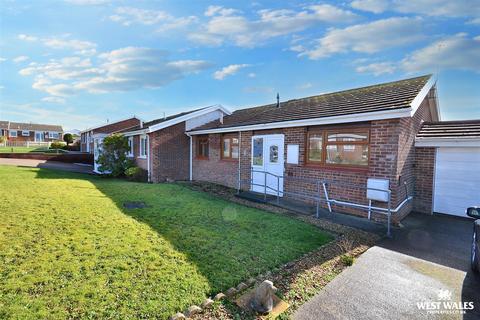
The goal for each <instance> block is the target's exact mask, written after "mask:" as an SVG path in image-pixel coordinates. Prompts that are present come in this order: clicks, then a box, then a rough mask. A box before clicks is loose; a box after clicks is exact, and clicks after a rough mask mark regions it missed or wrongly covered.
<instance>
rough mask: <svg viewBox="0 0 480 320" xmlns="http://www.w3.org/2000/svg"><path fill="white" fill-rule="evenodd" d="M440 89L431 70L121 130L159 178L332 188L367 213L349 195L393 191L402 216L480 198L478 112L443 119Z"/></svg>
mask: <svg viewBox="0 0 480 320" xmlns="http://www.w3.org/2000/svg"><path fill="white" fill-rule="evenodd" d="M436 90H437V89H436V81H435V78H434V77H433V76H431V75H427V76H421V77H416V78H411V79H405V80H400V81H395V82H389V83H383V84H378V85H373V86H368V87H363V88H357V89H351V90H345V91H340V92H334V93H328V94H322V95H317V96H311V97H306V98H301V99H294V100H289V101H285V102H280V101H277V103H274V104H269V105H264V106H258V107H253V108H247V109H240V110H236V111H234V112H230V111H229V110H227V109H225V108H223V107H222V106H220V105H216V106H211V107H207V108H202V109H198V110H194V111H191V112H186V113H181V114H177V115H173V116H170V117H166V118H162V119H157V120H153V121H150V122H139V123H138V124H137V125H136V126H135V127H132V128H131V129H124V130H121V131H119V132H120V133H122V134H124V135H125V136H127V137H128V138H129V145H130V148H131V151H130V156H131V157H132V159H134V160H135V162H136V164H137V165H138V166H140V167H142V168H145V169H146V170H148V174H149V181H151V182H162V181H168V180H196V181H206V182H213V183H217V184H221V185H224V186H228V187H232V188H237V189H239V190H245V191H251V192H256V193H258V194H265V195H266V196H267V195H268V196H270V197H274V198H275V197H281V198H288V197H291V196H292V195H303V196H305V195H307V196H306V197H304V198H303V200H304V201H305V202H311V198H309V196H310V197H311V196H312V195H314V196H321V197H324V198H325V197H326V195H325V193H324V191H325V190H327V189H328V196H329V199H335V201H336V202H332V203H331V205H332V207H333V209H334V210H337V211H340V212H348V213H352V214H356V215H362V216H366V215H368V213H367V211H366V210H364V209H365V207H362V209H359V207H352V206H347V207H346V206H345V205H344V204H345V203H353V204H359V205H362V206H365V205H366V204H370V203H371V204H372V205H373V206H378V207H385V206H386V202H385V201H386V200H387V199H388V198H389V199H390V207H391V209H392V210H394V212H395V214H394V215H393V216H392V218H393V220H394V221H395V222H398V221H400V220H401V219H402V218H403V217H405V216H406V215H407V214H408V213H409V212H410V211H412V210H416V211H419V212H424V213H432V212H441V213H447V214H456V215H464V213H463V211H462V212H461V209H462V208H463V207H465V206H466V205H470V204H474V203H473V202H474V201H478V200H475V197H477V198H478V191H477V192H476V191H475V190H476V189H478V188H476V187H475V185H476V184H478V181H479V180H478V179H479V177H478V174H479V172H480V161H479V156H480V138H479V136H480V135H479V133H478V132H479V129H478V128H479V123H480V120H478V121H457V122H441V121H440V113H439V107H438V101H437V93H436ZM99 148H101V145H99ZM472 159H473V160H472ZM467 164H468V165H467ZM266 172H268V173H266ZM450 172H452V173H453V174H454V175H455V177H454V178H452V174H450ZM457 174H458V175H457ZM462 181H463V182H465V183H467V184H466V185H463V187H457V185H459V184H461V182H462ZM322 182H326V184H325V190H324V189H323V184H322ZM367 185H369V186H370V187H373V188H378V189H382V190H388V192H383V191H374V190H373V189H370V190H368V191H367V188H366V187H367ZM450 188H455V189H457V190H456V191H455V192H451V194H449V193H448V191H447V190H448V189H450ZM465 188H467V189H469V191H468V192H469V193H468V194H469V195H468V196H465V194H466V191H465V190H466V189H465ZM372 190H373V191H372ZM388 194H389V196H388V197H387V196H386V195H388ZM367 196H368V197H367ZM369 200H370V201H369ZM445 203H447V204H445ZM476 204H477V205H478V202H477V203H476ZM322 206H323V207H326V203H325V202H323V203H322ZM379 217H380V219H383V218H382V217H384V216H379Z"/></svg>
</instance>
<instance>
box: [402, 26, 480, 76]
mask: <svg viewBox="0 0 480 320" xmlns="http://www.w3.org/2000/svg"><path fill="white" fill-rule="evenodd" d="M479 57H480V36H476V37H473V38H469V37H468V35H467V34H465V33H459V34H456V35H453V36H450V37H446V38H444V39H442V40H439V41H436V42H434V43H432V44H430V45H428V46H426V47H425V48H422V49H420V50H417V51H415V52H413V53H412V54H410V55H408V56H407V57H406V58H405V59H403V60H402V62H401V67H402V68H403V69H404V70H406V71H408V72H418V71H429V72H434V71H436V70H437V69H441V70H444V69H457V70H471V71H475V72H480V58H479Z"/></svg>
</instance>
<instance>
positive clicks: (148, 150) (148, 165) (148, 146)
mask: <svg viewBox="0 0 480 320" xmlns="http://www.w3.org/2000/svg"><path fill="white" fill-rule="evenodd" d="M147 177H148V182H151V181H152V179H151V175H150V135H149V134H147Z"/></svg>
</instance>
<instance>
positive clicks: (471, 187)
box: [415, 120, 480, 217]
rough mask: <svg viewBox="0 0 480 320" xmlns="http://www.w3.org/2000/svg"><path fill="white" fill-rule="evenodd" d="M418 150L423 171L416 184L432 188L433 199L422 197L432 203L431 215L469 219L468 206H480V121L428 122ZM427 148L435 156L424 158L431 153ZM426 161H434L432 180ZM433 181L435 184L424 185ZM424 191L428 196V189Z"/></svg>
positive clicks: (419, 164) (418, 140)
mask: <svg viewBox="0 0 480 320" xmlns="http://www.w3.org/2000/svg"><path fill="white" fill-rule="evenodd" d="M415 147H416V148H417V154H418V155H417V156H416V157H417V159H416V163H417V165H418V166H419V167H421V168H422V169H423V170H420V171H419V173H418V174H417V177H416V178H417V180H419V181H420V183H418V184H417V185H418V186H419V187H423V188H425V186H430V188H431V189H432V190H431V197H425V196H424V198H423V199H424V200H425V199H426V201H428V200H430V201H431V209H430V210H431V212H433V213H442V214H449V215H454V216H460V217H466V214H465V209H466V208H467V207H471V206H480V121H479V120H474V121H444V122H436V123H425V124H424V125H423V126H422V128H421V130H420V131H419V133H418V135H417V139H416V142H415ZM419 148H421V149H419ZM425 149H427V150H428V149H430V150H432V151H431V154H432V155H433V156H432V157H424V158H422V156H423V155H424V154H428V152H427V153H425ZM419 150H421V151H419ZM418 158H420V159H418ZM427 161H430V162H433V166H431V167H432V172H431V177H429V174H430V173H429V170H428V168H429V166H428V165H427V164H425V162H427ZM430 178H431V179H432V183H425V181H424V180H425V179H427V180H428V179H430ZM422 181H423V183H422ZM422 192H423V194H428V190H419V193H420V194H422Z"/></svg>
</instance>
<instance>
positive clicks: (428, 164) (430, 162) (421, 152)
mask: <svg viewBox="0 0 480 320" xmlns="http://www.w3.org/2000/svg"><path fill="white" fill-rule="evenodd" d="M435 151H436V150H435V148H425V147H422V148H419V147H417V148H415V169H414V173H415V177H416V180H415V197H414V199H413V210H414V211H417V212H420V213H426V214H431V213H432V212H433V207H432V206H433V188H434V174H435Z"/></svg>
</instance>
